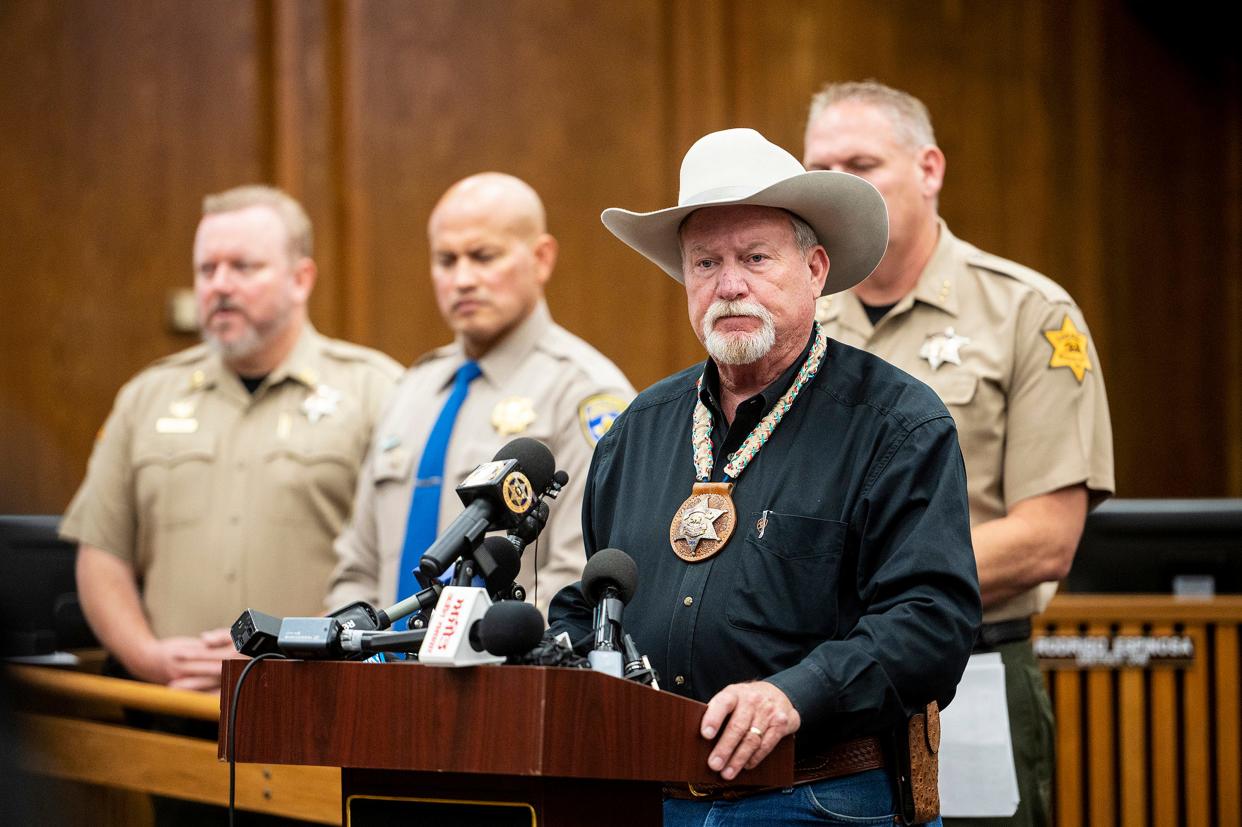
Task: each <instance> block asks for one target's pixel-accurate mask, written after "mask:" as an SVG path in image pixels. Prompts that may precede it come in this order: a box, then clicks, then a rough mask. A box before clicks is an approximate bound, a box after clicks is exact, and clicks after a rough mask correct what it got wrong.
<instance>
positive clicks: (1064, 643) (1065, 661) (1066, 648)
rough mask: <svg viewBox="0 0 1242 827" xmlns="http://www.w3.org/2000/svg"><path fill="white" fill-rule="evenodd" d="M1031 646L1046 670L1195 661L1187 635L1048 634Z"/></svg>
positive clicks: (1140, 666) (1180, 665) (1177, 664)
mask: <svg viewBox="0 0 1242 827" xmlns="http://www.w3.org/2000/svg"><path fill="white" fill-rule="evenodd" d="M1031 645H1032V647H1033V648H1034V649H1035V657H1037V658H1039V665H1040V667H1041V668H1043V669H1149V668H1154V667H1171V668H1175V669H1186V668H1189V667H1190V666H1191V665H1193V664H1194V660H1195V642H1194V641H1193V640H1191V639H1190V637H1188V636H1186V635H1048V636H1046V637H1036V638H1035V639H1034V640H1033V641H1032V642H1031Z"/></svg>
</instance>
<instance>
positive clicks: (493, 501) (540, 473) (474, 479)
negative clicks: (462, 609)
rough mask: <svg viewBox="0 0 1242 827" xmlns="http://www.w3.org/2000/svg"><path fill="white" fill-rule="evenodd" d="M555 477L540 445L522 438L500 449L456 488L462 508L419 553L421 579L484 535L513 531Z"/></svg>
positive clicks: (439, 569) (551, 461) (553, 464)
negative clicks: (495, 531)
mask: <svg viewBox="0 0 1242 827" xmlns="http://www.w3.org/2000/svg"><path fill="white" fill-rule="evenodd" d="M555 473H556V460H555V459H553V458H552V452H551V451H549V450H548V448H547V446H546V445H544V444H543V443H542V442H539V441H538V440H535V439H530V438H529V437H522V438H520V439H515V440H513V441H512V442H510V443H508V444H507V445H505V446H504V447H503V448H501V449H500V450H499V451H497V452H496V456H495V458H494V459H493V460H492V461H491V462H485V463H483V464H482V465H480V466H479V467H478V468H476V469H474V470H473V471H471V472H470V475H469V476H468V477H466V479H465V481H464V482H463V483H462V484H461V485H459V486H457V496H458V497H460V498H461V501H462V502H463V503H465V504H466V510H465V511H463V512H462V513H461V514H459V515H458V516H457V519H455V520H453V522H452V523H450V524H449V526H448V528H446V529H445V530H444V532H443V533H442V534H441V535H440V536H439V537H437V538H436V541H435V542H434V543H432V544H431V547H430V548H428V549H427V550H426V551H425V552H423V556H422V558H421V559H420V560H419V561H418V570H419V571H420V572H421V573H422V574H423V575H424V576H426V577H427V578H433V577H439V576H440V575H441V574H443V573H444V570H445V569H447V568H448V567H449V566H450V565H452V563H453V561H454V560H456V559H457V558H458V557H461V556H463V555H468V554H469V553H470V552H472V551H473V550H474V549H475V548H477V547H478V545H479V543H480V542H481V541H482V539H483V535H484V534H485V533H486V532H487V531H489V530H493V529H497V528H505V529H510V528H515V527H516V526H517V525H518V523H519V522H520V521H521V519H522V518H523V517H525V516H526V515H527V514H529V513H530V512H531V510H532V509H533V508H534V507H535V504H536V503H537V502H538V500H539V498H540V497H542V496H543V493H544V492H545V491H546V490H547V489H548V486H549V485H551V484H552V482H553V481H554V477H555Z"/></svg>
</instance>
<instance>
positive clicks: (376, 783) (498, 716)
mask: <svg viewBox="0 0 1242 827" xmlns="http://www.w3.org/2000/svg"><path fill="white" fill-rule="evenodd" d="M242 667H243V664H242V663H239V662H232V661H230V662H226V663H225V665H224V674H223V686H224V691H222V692H221V709H220V745H219V754H220V756H221V757H222V758H224V757H227V755H228V752H227V747H228V745H227V743H226V742H225V741H226V737H227V724H228V715H229V705H230V703H231V701H232V694H233V687H234V685H235V684H236V682H237V678H238V676H239V675H240V673H241V669H242ZM705 709H706V706H705V705H704V704H701V703H698V702H697V701H692V700H688V699H686V698H682V697H680V696H678V695H673V694H671V693H668V692H657V691H655V690H653V689H651V688H649V687H646V686H643V685H640V684H636V683H633V682H630V681H624V680H620V679H617V678H613V677H610V676H608V675H604V674H600V673H598V672H593V671H590V670H585V669H564V668H555V667H537V666H481V667H469V668H460V669H450V668H437V667H429V666H423V665H420V664H417V663H389V664H368V663H358V662H307V661H265V662H263V663H260V664H257V665H255V667H254V668H253V670H252V671H251V674H250V675H249V676H248V677H247V678H246V683H245V685H244V686H243V687H242V691H241V697H240V699H239V702H238V715H237V732H236V733H235V738H236V742H237V756H236V757H237V760H238V761H239V762H261V763H274V764H310V765H319V766H336V767H341V768H342V775H341V779H342V785H343V789H342V807H343V811H344V816H345V818H344V821H343V823H349V821H348V812H347V810H348V800H349V798H350V796H353V795H358V794H364V793H365V794H367V795H377V796H400V795H404V796H420V797H429V798H455V797H457V796H459V795H468V796H469V797H470V798H471V799H472V800H477V801H514V800H517V799H515V796H520V797H521V800H522V801H523V802H526V803H529V804H530V805H531V806H532V807H533V808H534V809H535V811H536V813H537V823H538V824H540V825H555V824H571V823H583V822H582V819H583V817H584V811H583V810H582V809H580V808H581V807H583V806H587V807H589V808H590V818H589V821H590V822H591V823H594V824H611V823H616V824H639V823H645V822H650V823H657V824H658V823H659V818H660V800H661V790H660V788H661V785H662V784H664V783H693V784H707V783H719V780H720V779H719V776H718V775H717V774H716V773H713V772H712V771H711V770H710V769H708V767H707V756H708V755H709V753H710V752H711V744H710V743H709V742H707V741H705V740H704V739H703V738H702V737H701V736H700V735H699V731H698V728H699V722H700V720H701V719H702V716H703V712H704V710H705ZM792 780H793V739H792V738H787V739H785V741H783V742H782V743H781V744H779V745H778V746H777V748H776V750H774V751H773V753H772V754H771V755H770V756H769V757H768V758H767V759H766V760H765V761H764V762H763V763H762V764H760V765H759V766H758V767H756V768H755V769H754V770H748V771H743V772H742V773H741V774H740V776H739V778H738V779H737V783H738V784H744V785H762V786H786V785H789V784H791V783H792ZM570 802H576V803H574V804H573V805H572V806H566V805H568V804H569V803H570ZM575 808H578V809H575ZM610 819H614V820H610Z"/></svg>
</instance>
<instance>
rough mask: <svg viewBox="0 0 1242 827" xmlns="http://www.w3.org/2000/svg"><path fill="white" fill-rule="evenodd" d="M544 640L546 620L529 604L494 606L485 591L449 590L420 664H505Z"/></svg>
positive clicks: (425, 642) (420, 655)
mask: <svg viewBox="0 0 1242 827" xmlns="http://www.w3.org/2000/svg"><path fill="white" fill-rule="evenodd" d="M542 637H543V615H541V614H540V613H539V610H538V609H536V608H535V607H534V606H531V605H530V604H529V603H519V602H518V601H516V600H502V601H500V602H499V603H495V604H493V603H492V602H491V601H490V600H488V597H487V594H486V593H484V591H483V590H482V589H473V588H468V587H461V586H450V587H449V588H447V589H445V590H444V595H443V597H442V598H441V600H440V603H439V605H438V606H436V610H435V613H434V614H432V616H431V623H430V625H428V627H427V636H426V638H424V640H423V645H422V647H421V648H420V649H419V650H418V660H419V662H420V663H424V664H427V665H429V666H473V665H475V664H483V663H504V661H505V658H506V657H508V656H510V655H515V654H520V653H522V652H528V651H530V650H531V649H533V648H535V647H536V646H538V645H539V641H540V639H541V638H542Z"/></svg>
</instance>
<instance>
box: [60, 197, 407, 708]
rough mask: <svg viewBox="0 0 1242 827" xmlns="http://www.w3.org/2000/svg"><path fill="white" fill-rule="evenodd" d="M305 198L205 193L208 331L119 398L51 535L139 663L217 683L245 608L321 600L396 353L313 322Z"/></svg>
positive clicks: (286, 608) (200, 685) (94, 621)
mask: <svg viewBox="0 0 1242 827" xmlns="http://www.w3.org/2000/svg"><path fill="white" fill-rule="evenodd" d="M311 247H312V239H311V224H310V219H309V218H307V216H306V212H305V211H304V210H303V209H302V207H301V205H300V204H298V203H297V202H296V201H294V200H293V199H292V198H290V197H289V196H288V195H286V194H285V193H283V192H281V191H279V190H276V189H272V188H270V187H259V186H249V187H238V188H236V189H232V190H229V191H227V192H223V193H220V194H218V195H211V196H208V197H207V198H206V199H204V202H203V218H202V221H201V222H200V223H199V225H198V231H197V233H196V235H195V238H194V292H195V298H196V301H197V307H198V321H199V325H200V327H201V329H202V334H203V338H204V340H205V342H206V343H205V344H202V345H199V346H197V347H194V348H191V349H189V350H186V351H182V352H181V353H177V354H175V355H173V356H169V357H167V358H165V359H161V360H160V361H158V362H156V363H155V364H153V365H152V366H151V367H149V368H147V369H146V370H144V371H143V372H142V373H140V374H138V376H136V377H135V378H134V379H132V380H131V381H130V382H129V383H128V384H126V385H125V387H124V388H122V389H121V391H120V393H119V394H118V396H117V399H116V404H115V406H114V407H113V410H112V413H111V415H110V416H109V417H108V420H107V423H106V424H105V425H104V427H103V429H102V430H101V431H100V432H99V437H98V439H97V441H96V443H95V449H94V452H93V453H92V454H91V460H90V466H89V468H88V470H87V474H86V479H85V481H84V482H83V483H82V487H81V488H79V489H78V492H77V495H76V496H75V497H74V499H73V502H72V503H71V504H70V506H69V509H68V512H67V513H66V515H65V519H64V522H63V524H62V526H61V533H62V534H63V535H64V536H65V537H66V538H68V539H70V540H73V541H75V542H77V543H78V544H79V550H78V559H77V581H78V592H79V595H80V596H81V600H82V608H83V610H84V612H85V613H86V618H87V620H88V621H89V622H90V625H91V628H92V629H93V630H94V631H95V634H96V636H97V637H98V638H99V639H100V641H101V642H103V644H104V645H105V646H106V647H107V648H108V650H109V652H111V653H112V655H113V656H114V657H115V658H116V659H117V660H119V661H120V664H121V665H122V666H123V667H124V668H125V670H127V671H128V672H129V674H130V675H132V676H133V677H135V678H139V679H141V680H145V681H151V682H153V683H161V684H167V685H169V686H173V687H177V688H183V689H202V690H211V689H215V688H217V687H218V686H219V683H220V661H221V660H222V659H223V658H226V657H230V656H232V655H233V654H234V651H233V644H232V641H231V639H230V637H229V625H230V624H231V623H232V622H233V620H235V619H236V618H237V615H238V614H239V613H240V612H241V611H242V610H243V609H245V608H246V607H247V606H260V607H262V608H263V609H264V610H265V611H270V612H273V613H275V614H277V615H281V616H283V615H308V614H315V613H317V611H318V609H319V607H320V605H321V604H322V602H323V596H324V594H325V593H326V592H327V588H328V581H329V577H330V575H331V573H332V569H333V566H334V564H335V560H336V558H335V555H334V554H333V551H332V541H333V539H334V538H335V537H336V535H337V534H338V533H339V531H340V529H341V528H342V526H343V525H344V523H345V518H346V517H347V516H348V514H349V510H350V504H351V502H352V496H353V490H354V483H355V480H356V476H357V472H358V466H359V464H360V463H361V461H362V458H363V456H364V455H365V452H366V447H367V444H368V443H369V441H370V436H371V429H372V427H373V426H374V424H375V422H376V420H377V419H378V417H379V413H380V410H381V409H382V407H383V403H384V401H385V400H386V398H387V396H388V394H389V393H390V392H391V390H392V388H393V385H394V383H395V381H396V379H397V377H398V376H399V375H400V373H401V368H400V366H399V365H398V364H397V363H396V362H394V361H393V360H392V359H390V358H388V357H387V356H385V355H383V354H382V353H379V352H377V351H374V350H369V349H367V348H364V347H359V346H358V345H352V344H349V343H347V342H342V341H337V340H335V339H328V338H325V337H324V336H321V335H319V333H317V332H316V331H315V329H314V328H313V327H312V326H311V323H310V320H309V319H308V318H307V312H306V304H307V300H308V299H309V298H310V294H311V290H312V289H313V287H314V285H315V279H316V276H317V269H316V266H315V262H314V260H313V259H312V258H311V254H312V249H311Z"/></svg>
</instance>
